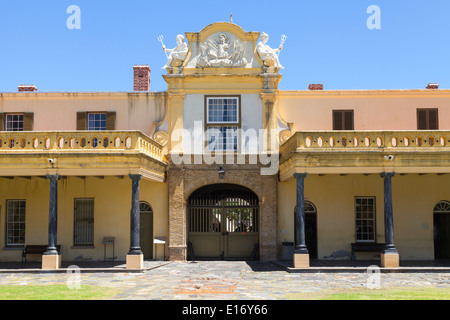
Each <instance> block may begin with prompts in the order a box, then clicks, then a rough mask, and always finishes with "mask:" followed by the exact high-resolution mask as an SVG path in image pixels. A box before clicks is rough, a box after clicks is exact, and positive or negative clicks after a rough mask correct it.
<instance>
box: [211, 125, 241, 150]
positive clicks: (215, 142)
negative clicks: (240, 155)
mask: <svg viewBox="0 0 450 320" xmlns="http://www.w3.org/2000/svg"><path fill="white" fill-rule="evenodd" d="M237 129H238V127H236V126H234V127H228V126H217V127H208V129H207V139H208V140H207V143H208V151H237V138H238V137H237Z"/></svg>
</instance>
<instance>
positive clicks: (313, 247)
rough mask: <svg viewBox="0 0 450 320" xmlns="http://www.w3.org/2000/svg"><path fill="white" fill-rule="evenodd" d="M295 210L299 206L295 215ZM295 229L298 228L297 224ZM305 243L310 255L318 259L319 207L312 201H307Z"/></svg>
mask: <svg viewBox="0 0 450 320" xmlns="http://www.w3.org/2000/svg"><path fill="white" fill-rule="evenodd" d="M295 210H297V207H295V209H294V216H295ZM294 224H295V221H294ZM294 229H296V226H295V225H294ZM305 244H306V248H307V249H308V253H309V257H310V258H311V259H317V209H316V206H315V205H314V204H313V203H312V202H310V201H305ZM295 245H296V244H295V243H294V246H295Z"/></svg>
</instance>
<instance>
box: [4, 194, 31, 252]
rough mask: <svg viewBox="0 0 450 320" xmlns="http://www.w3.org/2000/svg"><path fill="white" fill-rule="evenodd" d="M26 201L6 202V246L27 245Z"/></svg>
mask: <svg viewBox="0 0 450 320" xmlns="http://www.w3.org/2000/svg"><path fill="white" fill-rule="evenodd" d="M25 209H26V201H25V200H8V201H6V245H9V246H15V245H24V244H25Z"/></svg>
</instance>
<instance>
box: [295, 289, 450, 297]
mask: <svg viewBox="0 0 450 320" xmlns="http://www.w3.org/2000/svg"><path fill="white" fill-rule="evenodd" d="M287 298H288V299H290V300H450V288H383V289H373V290H371V289H367V288H358V289H346V290H345V289H339V290H327V291H323V292H314V293H312V292H309V293H298V294H289V295H288V296H287Z"/></svg>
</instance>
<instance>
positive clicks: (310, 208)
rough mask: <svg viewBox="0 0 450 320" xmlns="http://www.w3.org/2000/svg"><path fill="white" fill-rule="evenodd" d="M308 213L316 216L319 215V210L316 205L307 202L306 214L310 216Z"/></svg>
mask: <svg viewBox="0 0 450 320" xmlns="http://www.w3.org/2000/svg"><path fill="white" fill-rule="evenodd" d="M308 213H313V214H315V213H317V209H316V207H315V206H314V204H312V202H309V201H305V214H308Z"/></svg>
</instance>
